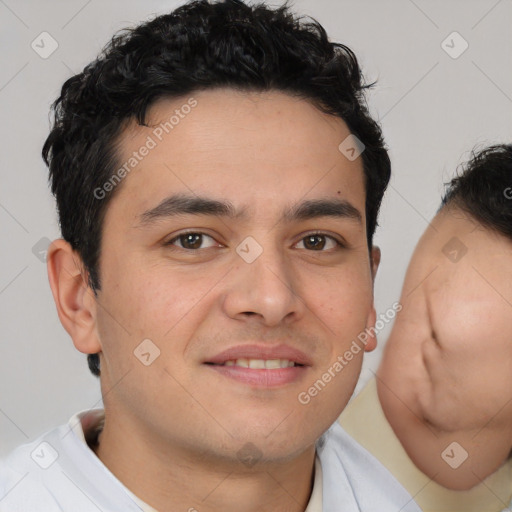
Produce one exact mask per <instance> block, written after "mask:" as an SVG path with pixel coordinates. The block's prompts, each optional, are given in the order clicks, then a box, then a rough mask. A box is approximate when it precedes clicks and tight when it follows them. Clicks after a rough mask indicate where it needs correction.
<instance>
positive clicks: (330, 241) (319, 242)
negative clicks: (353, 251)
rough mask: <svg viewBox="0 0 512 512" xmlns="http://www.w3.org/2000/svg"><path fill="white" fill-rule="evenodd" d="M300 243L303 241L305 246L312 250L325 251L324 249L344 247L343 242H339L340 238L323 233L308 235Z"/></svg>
mask: <svg viewBox="0 0 512 512" xmlns="http://www.w3.org/2000/svg"><path fill="white" fill-rule="evenodd" d="M299 243H303V244H304V248H305V249H308V250H311V251H324V249H332V248H337V247H342V244H341V243H340V242H338V240H336V239H335V238H333V237H332V236H328V235H324V234H322V233H312V234H311V235H307V236H305V237H304V238H303V239H302V240H301V241H300V242H299ZM326 246H327V247H326Z"/></svg>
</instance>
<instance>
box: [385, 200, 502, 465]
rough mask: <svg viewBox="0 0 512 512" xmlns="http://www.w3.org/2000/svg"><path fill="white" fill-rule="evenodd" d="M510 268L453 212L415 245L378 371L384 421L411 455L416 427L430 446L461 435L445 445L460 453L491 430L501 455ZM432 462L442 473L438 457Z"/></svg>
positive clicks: (489, 238)
mask: <svg viewBox="0 0 512 512" xmlns="http://www.w3.org/2000/svg"><path fill="white" fill-rule="evenodd" d="M511 262H512V242H511V241H510V240H509V239H507V238H505V237H504V236H501V235H499V234H497V233H495V232H493V231H492V230H490V229H487V228H485V227H483V226H482V225H480V224H479V223H477V222H476V221H474V220H473V219H471V218H469V217H468V216H467V215H466V214H464V213H462V212H461V211H460V210H458V209H453V208H449V209H447V208H445V209H443V210H442V211H441V212H440V213H439V214H438V215H437V216H436V218H435V219H434V221H433V223H432V225H431V227H429V228H428V229H427V231H426V232H425V234H424V235H423V237H422V238H421V240H420V242H419V244H418V246H417V248H416V250H415V252H414V255H413V257H412V260H411V263H410V265H409V268H408V271H407V275H406V278H405V283H404V287H403V291H402V297H401V303H402V307H403V309H402V310H401V312H400V313H399V314H398V316H397V318H396V321H395V325H394V327H393V331H392V333H391V336H390V339H389V340H388V343H387V345H386V350H385V353H384V357H383V361H382V364H381V367H380V369H379V395H380V396H381V399H383V406H384V409H385V411H386V416H387V417H388V419H389V420H390V422H391V423H392V425H393V427H394V428H395V430H396V431H397V432H398V433H399V436H400V435H402V436H403V437H401V440H402V442H405V445H406V446H409V447H410V448H411V449H415V448H417V447H416V446H414V443H415V442H416V443H417V442H418V440H419V438H418V437H417V436H416V434H415V433H414V432H415V431H414V429H415V428H420V427H419V423H418V422H417V420H418V419H419V420H420V421H421V422H423V423H425V424H427V425H428V426H429V429H430V430H431V432H430V435H431V437H432V438H434V437H436V435H437V436H439V435H440V433H442V432H445V433H455V432H457V433H458V434H460V435H462V436H465V437H460V436H459V437H455V438H454V439H456V440H457V441H460V440H461V439H463V438H467V439H468V441H467V444H466V445H464V446H465V448H466V449H467V450H468V451H469V446H470V444H473V443H476V444H480V445H483V446H485V443H484V442H483V440H484V439H485V437H484V436H486V437H487V438H488V439H490V437H491V435H492V432H496V433H497V432H499V433H500V434H499V436H496V439H494V440H493V443H494V444H493V449H494V450H495V451H496V453H501V457H502V458H503V457H505V456H506V455H507V454H508V451H509V450H510V445H511V436H510V433H511V432H510V431H511V427H512V407H511V405H512V322H511V321H510V320H511V318H512V309H511V301H512V265H511ZM409 415H410V417H409ZM436 432H437V434H436ZM464 432H465V433H467V435H465V434H463V433H464ZM461 433H462V434H461ZM498 437H499V443H501V447H500V446H498V445H497V444H496V443H497V441H498ZM443 442H444V441H443ZM460 442H461V443H462V441H460ZM422 445H423V446H426V443H425V442H422ZM486 449H487V450H488V452H490V450H491V448H490V444H489V445H487V446H486ZM435 456H436V458H437V459H438V460H439V461H440V464H442V465H443V464H444V462H442V461H441V458H440V452H439V453H437V452H436V453H435ZM498 459H499V457H498ZM501 460H502V459H501ZM446 467H448V466H446ZM450 471H451V470H450ZM452 473H453V471H452Z"/></svg>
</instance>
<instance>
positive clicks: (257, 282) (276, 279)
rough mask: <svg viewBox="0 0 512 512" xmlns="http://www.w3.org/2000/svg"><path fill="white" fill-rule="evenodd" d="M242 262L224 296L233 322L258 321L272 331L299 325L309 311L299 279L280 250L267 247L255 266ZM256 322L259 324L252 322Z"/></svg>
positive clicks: (226, 309) (231, 278)
mask: <svg viewBox="0 0 512 512" xmlns="http://www.w3.org/2000/svg"><path fill="white" fill-rule="evenodd" d="M236 257H237V258H239V259H238V260H237V262H236V263H235V266H234V268H233V270H232V271H231V272H230V273H229V275H230V279H229V282H228V283H227V289H226V293H225V296H224V301H223V308H224V312H225V313H226V314H227V315H228V316H229V317H230V318H233V319H237V320H247V319H248V318H257V319H258V320H259V321H260V322H261V323H262V324H264V325H265V326H268V327H274V326H278V325H279V324H281V323H290V322H294V321H297V320H298V319H299V318H301V317H302V316H303V314H304V310H305V308H306V306H305V304H304V300H303V299H302V298H301V297H300V296H299V294H298V292H297V290H296V288H297V287H298V286H299V284H300V283H299V281H298V276H296V275H295V274H294V271H293V267H292V266H291V265H290V264H289V262H288V261H287V259H286V257H285V255H284V254H283V252H282V250H279V248H270V247H265V248H264V250H263V252H262V253H261V254H260V256H258V258H256V259H255V260H254V261H252V262H251V263H248V262H247V261H244V260H243V258H241V257H238V256H236ZM251 321H255V320H251Z"/></svg>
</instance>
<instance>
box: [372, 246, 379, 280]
mask: <svg viewBox="0 0 512 512" xmlns="http://www.w3.org/2000/svg"><path fill="white" fill-rule="evenodd" d="M370 258H371V261H370V265H371V269H372V280H373V282H374V283H375V276H376V275H377V270H378V269H379V265H380V247H377V246H376V245H374V246H373V247H372V250H371V253H370Z"/></svg>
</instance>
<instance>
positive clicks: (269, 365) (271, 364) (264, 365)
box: [224, 357, 295, 370]
mask: <svg viewBox="0 0 512 512" xmlns="http://www.w3.org/2000/svg"><path fill="white" fill-rule="evenodd" d="M224 366H241V367H242V368H251V369H254V370H265V369H266V370H277V369H279V368H291V367H292V366H295V363H294V362H293V361H289V360H288V359H246V358H243V357H242V358H240V359H236V360H231V361H226V362H225V363H224Z"/></svg>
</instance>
